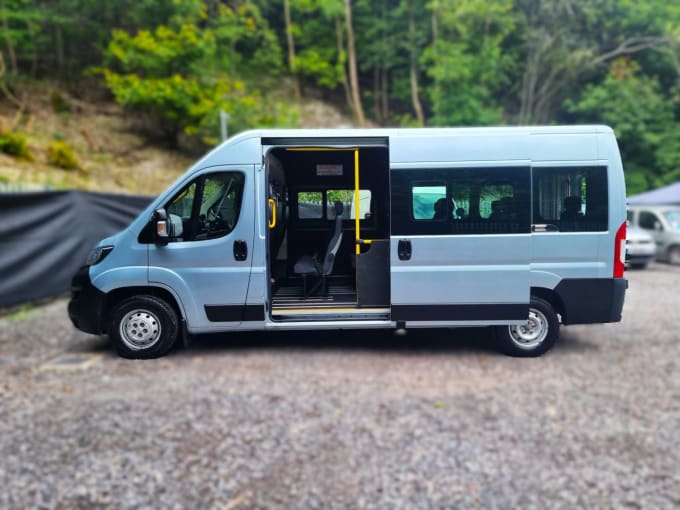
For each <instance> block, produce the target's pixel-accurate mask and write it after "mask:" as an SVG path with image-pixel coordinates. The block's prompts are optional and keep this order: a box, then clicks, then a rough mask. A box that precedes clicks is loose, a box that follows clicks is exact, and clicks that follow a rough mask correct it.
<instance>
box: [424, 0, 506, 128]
mask: <svg viewBox="0 0 680 510" xmlns="http://www.w3.org/2000/svg"><path fill="white" fill-rule="evenodd" d="M436 14H438V16H437V20H438V23H439V30H440V36H439V38H438V40H437V41H435V42H434V43H433V44H432V45H431V46H429V47H428V48H427V49H426V50H425V52H424V53H423V61H424V66H425V68H426V69H427V73H428V75H429V76H430V78H431V79H432V81H433V86H432V87H431V89H430V97H431V101H432V109H433V114H434V115H433V119H432V121H433V124H435V125H485V124H495V123H499V122H502V119H503V117H502V114H503V111H502V108H501V107H500V105H499V104H498V101H497V100H496V98H497V95H498V94H499V92H500V91H501V90H502V88H503V87H504V86H506V85H507V84H508V82H507V76H508V69H509V67H510V66H511V62H509V61H508V58H507V55H506V53H505V52H504V51H503V44H504V43H505V41H506V39H507V38H508V36H509V35H510V33H511V32H512V31H513V29H514V27H515V25H516V20H515V17H514V16H515V15H514V14H513V12H512V2H511V1H510V0H462V1H453V0H449V1H442V2H440V3H439V11H438V13H436ZM476 34H483V36H482V37H479V36H477V35H476Z"/></svg>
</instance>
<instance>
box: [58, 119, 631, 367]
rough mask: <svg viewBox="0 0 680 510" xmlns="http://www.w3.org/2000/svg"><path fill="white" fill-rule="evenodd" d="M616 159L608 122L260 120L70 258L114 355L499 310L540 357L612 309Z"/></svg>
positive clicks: (618, 249) (75, 298)
mask: <svg viewBox="0 0 680 510" xmlns="http://www.w3.org/2000/svg"><path fill="white" fill-rule="evenodd" d="M625 237H626V209H625V185H624V180H623V169H622V165H621V159H620V156H619V151H618V148H617V144H616V140H615V138H614V134H613V132H612V130H611V129H610V128H608V127H605V126H578V127H507V128H505V127H504V128H466V129H453V128H444V129H365V130H260V131H248V132H244V133H241V134H239V135H237V136H235V137H233V138H231V139H229V140H227V141H225V142H224V143H222V144H221V145H220V146H219V147H217V148H215V149H214V150H213V151H211V152H210V153H208V154H207V155H206V156H205V157H204V158H203V159H201V160H200V161H198V162H197V163H196V164H195V165H194V166H193V167H192V168H190V169H189V170H188V171H187V172H186V173H185V174H184V175H183V176H182V177H181V178H180V179H178V181H177V182H176V183H175V184H173V185H172V186H170V188H168V189H167V190H166V191H165V192H164V193H162V194H161V195H160V196H159V197H158V198H157V199H156V200H155V201H153V203H152V204H151V205H150V206H149V208H148V209H147V210H145V211H144V212H143V213H141V214H140V216H139V217H138V218H137V219H136V220H135V221H134V222H133V223H132V224H131V225H130V226H129V227H128V228H127V229H126V230H124V231H123V232H120V233H119V234H117V235H115V236H112V237H110V238H107V239H104V240H102V241H101V242H100V243H99V244H98V245H97V247H96V248H95V249H94V250H93V251H92V253H91V254H90V256H89V257H88V260H87V263H86V265H85V266H84V267H83V268H81V270H80V271H79V272H78V273H77V274H76V275H75V276H74V279H73V289H72V298H71V301H70V303H69V314H70V317H71V320H72V321H73V323H74V325H75V326H76V327H77V328H79V329H81V330H83V331H86V332H90V333H94V334H101V333H108V334H109V336H110V337H111V339H112V340H113V342H114V343H115V345H116V347H117V349H118V351H119V353H120V354H121V355H122V356H125V357H132V358H150V357H156V356H161V355H163V354H165V353H166V352H168V350H169V349H171V348H172V346H173V345H174V344H175V343H176V342H177V341H178V339H184V340H185V339H187V338H189V337H190V335H192V334H197V333H210V332H230V331H243V330H310V329H316V330H320V329H348V330H349V329H358V328H361V329H369V328H383V329H393V330H395V331H397V332H400V333H403V332H404V331H405V330H407V329H411V328H429V327H456V326H493V327H494V328H495V329H496V333H497V335H496V336H497V338H498V341H499V344H500V346H501V347H502V349H503V350H504V351H505V352H507V353H508V354H511V355H516V356H537V355H540V354H542V353H544V352H546V351H547V350H548V349H550V348H551V347H552V346H553V344H554V343H555V341H556V339H557V337H558V332H559V327H560V324H564V325H568V324H587V323H603V322H615V321H619V320H620V319H621V309H622V307H623V300H624V294H625V289H626V286H627V282H626V280H625V279H624V278H623V271H624V262H625Z"/></svg>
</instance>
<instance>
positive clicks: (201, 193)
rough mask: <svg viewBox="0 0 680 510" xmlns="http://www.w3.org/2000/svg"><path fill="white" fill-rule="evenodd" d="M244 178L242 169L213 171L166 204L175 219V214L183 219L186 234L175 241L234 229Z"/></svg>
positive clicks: (198, 238)
mask: <svg viewBox="0 0 680 510" xmlns="http://www.w3.org/2000/svg"><path fill="white" fill-rule="evenodd" d="M244 180H245V179H244V175H243V174H242V173H240V172H225V173H216V174H209V175H207V176H201V177H199V178H198V179H196V180H195V181H193V182H192V183H191V184H189V185H188V186H186V187H185V188H184V189H183V190H182V191H180V192H179V193H178V194H177V195H176V196H175V197H174V198H173V199H172V200H171V201H170V203H168V205H166V207H165V209H166V211H167V213H168V217H169V218H170V220H171V221H172V217H173V216H175V217H178V218H179V219H181V222H182V228H181V231H182V236H181V237H178V238H175V239H171V241H173V242H179V241H201V240H205V239H214V238H216V237H221V236H224V235H227V234H228V233H229V232H231V231H232V230H233V229H234V227H235V226H236V223H237V222H238V218H239V213H240V210H241V201H242V199H243V184H244ZM197 201H198V202H199V203H200V206H199V205H198V204H197Z"/></svg>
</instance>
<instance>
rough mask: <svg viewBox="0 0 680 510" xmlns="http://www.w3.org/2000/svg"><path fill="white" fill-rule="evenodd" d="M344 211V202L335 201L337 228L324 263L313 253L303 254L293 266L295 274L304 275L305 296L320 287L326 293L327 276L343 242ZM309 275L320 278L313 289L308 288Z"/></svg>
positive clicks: (327, 249) (331, 270)
mask: <svg viewBox="0 0 680 510" xmlns="http://www.w3.org/2000/svg"><path fill="white" fill-rule="evenodd" d="M342 211H343V205H342V202H340V201H337V202H335V228H334V230H333V235H332V237H331V240H330V241H329V243H328V247H327V248H326V255H325V256H324V259H323V263H319V261H318V260H317V259H316V258H315V257H312V256H311V255H303V256H302V257H300V259H298V261H297V262H296V263H295V266H294V267H293V271H294V272H295V274H299V275H301V276H302V280H303V293H304V296H305V297H307V296H309V295H310V294H312V293H313V292H315V291H316V290H317V289H318V288H319V287H321V292H322V294H325V293H326V290H327V289H326V276H328V275H329V274H331V273H332V272H333V265H334V264H335V257H336V255H337V253H338V249H339V248H340V243H341V242H342ZM309 277H318V278H319V280H318V281H317V282H316V283H315V284H314V286H313V287H312V288H311V289H308V288H307V278H309Z"/></svg>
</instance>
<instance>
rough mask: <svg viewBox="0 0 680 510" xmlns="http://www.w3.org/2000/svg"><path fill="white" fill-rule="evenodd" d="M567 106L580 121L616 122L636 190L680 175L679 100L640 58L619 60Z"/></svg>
mask: <svg viewBox="0 0 680 510" xmlns="http://www.w3.org/2000/svg"><path fill="white" fill-rule="evenodd" d="M676 106H677V105H676ZM567 108H568V109H569V110H570V111H571V112H573V113H575V114H576V118H577V119H578V120H579V121H584V122H599V123H605V124H608V125H611V126H612V127H613V128H614V131H615V132H616V136H617V138H618V140H619V146H620V148H621V153H622V156H623V160H624V166H625V170H626V184H627V187H628V192H629V193H630V194H634V193H637V192H640V191H644V190H645V189H647V188H649V187H656V186H661V185H663V184H668V183H669V182H673V181H674V180H676V179H678V178H680V124H678V122H677V121H676V120H675V116H674V112H673V110H674V108H673V105H672V104H669V101H668V100H667V99H666V98H665V97H664V95H663V94H662V92H661V86H660V84H659V82H658V80H656V79H655V78H652V77H649V76H642V75H640V67H639V65H638V64H637V63H636V62H635V61H631V60H629V59H624V58H622V59H618V60H616V61H614V63H613V64H612V66H611V68H610V71H609V73H608V74H607V76H606V77H605V79H604V80H603V81H602V82H601V83H599V84H590V85H588V86H586V87H585V89H584V90H583V93H582V94H581V96H580V98H579V100H578V101H577V102H567Z"/></svg>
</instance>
